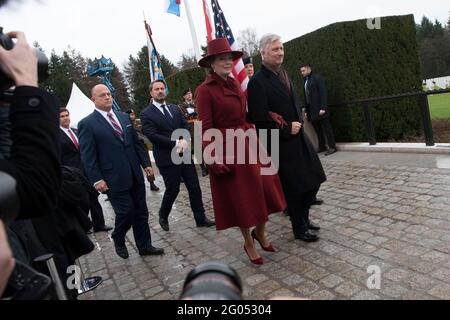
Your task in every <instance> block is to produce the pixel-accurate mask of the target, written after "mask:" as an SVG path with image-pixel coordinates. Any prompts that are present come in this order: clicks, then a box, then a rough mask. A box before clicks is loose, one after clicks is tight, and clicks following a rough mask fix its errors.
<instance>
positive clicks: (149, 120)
mask: <svg viewBox="0 0 450 320" xmlns="http://www.w3.org/2000/svg"><path fill="white" fill-rule="evenodd" d="M150 95H151V97H152V98H153V100H152V101H153V102H152V103H151V104H150V105H149V106H148V107H147V108H146V109H144V111H142V112H141V124H142V129H143V131H144V134H145V136H146V137H147V138H148V139H149V140H150V141H151V143H152V144H153V155H154V157H155V162H156V165H157V166H158V168H159V172H160V173H161V175H162V177H163V179H164V184H165V185H166V191H165V193H164V197H163V201H162V204H161V208H160V211H159V224H160V225H161V228H162V229H163V230H165V231H169V221H168V218H169V214H170V211H171V210H172V206H173V203H174V202H175V199H176V198H177V196H178V193H179V192H180V183H181V178H183V180H184V183H185V185H186V188H187V189H188V192H189V200H190V203H191V208H192V211H193V212H194V219H195V222H196V224H197V227H212V226H214V225H215V223H214V222H213V221H211V220H209V219H208V218H207V217H206V215H205V208H204V207H203V200H202V190H201V189H200V183H199V181H198V175H197V171H196V169H195V166H194V164H193V162H192V158H191V163H190V164H187V163H182V164H179V165H178V164H175V163H174V162H173V160H172V151H173V150H174V148H177V149H178V151H179V152H178V153H184V152H189V154H190V150H189V143H188V142H187V141H186V140H183V139H179V140H177V141H174V140H172V133H173V132H174V131H175V130H177V129H184V130H185V132H186V133H189V125H188V123H187V121H186V119H185V117H184V116H183V115H182V114H181V111H180V109H179V108H178V106H176V105H168V104H167V103H166V101H165V100H166V84H165V82H164V81H161V80H156V81H154V82H152V83H151V84H150Z"/></svg>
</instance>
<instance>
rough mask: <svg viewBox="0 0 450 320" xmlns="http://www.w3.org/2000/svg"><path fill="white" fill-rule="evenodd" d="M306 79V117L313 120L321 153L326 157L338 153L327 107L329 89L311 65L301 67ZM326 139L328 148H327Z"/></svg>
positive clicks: (304, 89) (304, 88)
mask: <svg viewBox="0 0 450 320" xmlns="http://www.w3.org/2000/svg"><path fill="white" fill-rule="evenodd" d="M300 72H301V74H302V76H303V78H304V79H305V82H304V86H303V92H304V96H305V100H306V101H305V102H306V116H307V117H308V119H310V120H311V122H312V124H313V127H314V131H316V134H317V138H318V139H319V152H323V151H326V152H325V155H326V156H329V155H330V154H333V153H335V152H336V142H335V141H334V134H333V128H332V127H331V123H330V112H329V110H328V107H327V88H326V87H325V82H324V81H323V79H322V77H321V76H320V75H318V74H315V73H313V72H312V68H311V66H310V65H309V64H304V65H302V66H301V67H300ZM325 139H326V142H327V145H328V147H325Z"/></svg>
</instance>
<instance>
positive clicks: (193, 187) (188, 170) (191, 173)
mask: <svg viewBox="0 0 450 320" xmlns="http://www.w3.org/2000/svg"><path fill="white" fill-rule="evenodd" d="M159 173H161V175H162V177H163V179H164V184H165V186H166V191H165V192H164V197H163V201H162V203H161V209H160V210H159V215H160V217H162V218H164V219H167V218H168V217H169V214H170V211H172V206H173V203H174V202H175V200H176V198H177V196H178V194H179V193H180V184H181V177H183V180H184V184H185V185H186V188H187V190H188V193H189V201H190V203H191V209H192V211H193V212H194V219H195V222H196V223H203V222H204V221H205V219H206V216H205V208H204V207H203V200H202V190H201V189H200V182H199V181H198V175H197V170H196V169H195V165H193V164H181V165H174V166H170V167H161V168H159Z"/></svg>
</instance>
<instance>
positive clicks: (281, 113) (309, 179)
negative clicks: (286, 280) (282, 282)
mask: <svg viewBox="0 0 450 320" xmlns="http://www.w3.org/2000/svg"><path fill="white" fill-rule="evenodd" d="M261 55H262V60H263V65H262V67H261V70H260V71H259V72H258V73H257V74H256V75H255V76H254V77H253V78H252V79H251V80H250V83H249V85H248V111H249V120H250V121H251V122H252V123H254V124H255V126H256V128H257V129H258V130H261V129H269V130H270V129H280V131H279V133H280V139H279V155H277V154H274V153H272V152H271V151H272V149H273V150H275V149H274V148H273V146H270V145H269V146H268V151H269V154H270V155H271V157H272V159H274V158H275V157H277V156H279V176H280V180H281V183H282V186H283V192H284V195H285V198H286V202H287V205H288V213H289V215H290V217H291V223H292V229H293V232H294V236H295V238H296V239H301V240H303V241H307V242H313V241H317V240H318V236H317V235H316V234H314V233H312V232H310V230H319V229H320V228H319V227H318V226H316V225H314V224H312V223H311V222H310V221H309V208H310V206H311V205H312V203H313V202H314V199H315V198H316V194H317V192H318V191H319V188H320V184H321V183H323V182H324V181H325V180H326V176H325V173H324V171H323V168H322V164H321V163H320V160H319V158H318V156H317V153H316V152H315V150H314V148H313V146H312V144H311V142H310V141H309V140H308V138H307V137H306V135H305V133H304V131H303V118H302V114H301V110H300V106H299V104H298V101H297V97H296V95H295V92H294V86H293V84H292V81H291V79H290V78H289V76H288V75H287V73H286V71H285V70H284V69H283V68H282V64H283V60H284V48H283V43H282V42H281V38H280V37H279V36H277V35H266V36H264V37H263V38H262V39H261ZM269 141H270V139H269Z"/></svg>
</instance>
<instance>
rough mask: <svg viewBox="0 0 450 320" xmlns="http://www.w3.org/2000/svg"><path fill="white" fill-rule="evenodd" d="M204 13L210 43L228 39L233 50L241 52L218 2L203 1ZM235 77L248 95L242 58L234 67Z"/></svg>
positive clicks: (246, 78) (212, 0) (247, 80)
mask: <svg viewBox="0 0 450 320" xmlns="http://www.w3.org/2000/svg"><path fill="white" fill-rule="evenodd" d="M203 12H204V14H205V22H206V33H207V37H208V42H210V41H211V40H214V39H216V38H226V39H227V40H228V43H229V44H230V47H231V49H233V50H235V51H240V50H241V48H239V46H238V44H237V42H236V40H235V39H234V36H233V32H232V31H231V28H230V26H229V25H228V23H227V20H226V19H225V15H224V14H223V11H222V9H221V8H220V5H219V2H218V1H217V0H211V5H209V0H203ZM233 77H234V78H235V79H236V80H237V81H239V83H240V84H241V89H242V91H243V92H244V93H245V94H247V86H248V82H249V78H248V76H247V72H245V66H244V62H243V61H242V58H240V59H238V60H236V61H235V62H234V65H233Z"/></svg>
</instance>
